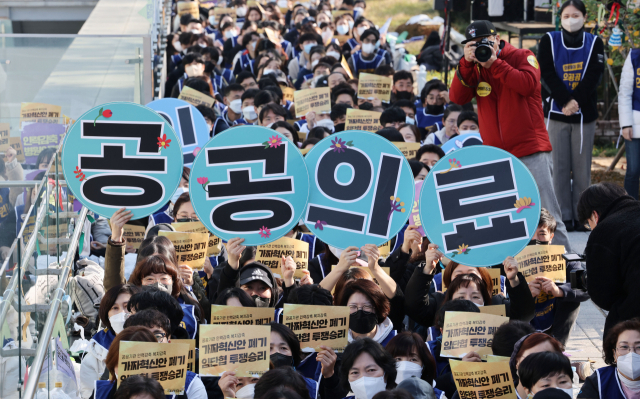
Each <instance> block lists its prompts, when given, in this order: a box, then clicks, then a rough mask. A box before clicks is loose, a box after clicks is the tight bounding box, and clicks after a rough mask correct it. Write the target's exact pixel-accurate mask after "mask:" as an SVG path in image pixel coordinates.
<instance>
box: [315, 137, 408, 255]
mask: <svg viewBox="0 0 640 399" xmlns="http://www.w3.org/2000/svg"><path fill="white" fill-rule="evenodd" d="M305 162H306V164H307V168H308V169H309V176H310V177H311V188H310V191H309V206H308V209H307V213H306V215H305V216H304V222H305V223H306V225H307V228H308V229H309V231H311V232H312V233H313V234H315V235H316V236H317V237H318V238H319V239H320V240H322V241H323V242H325V243H327V244H329V245H331V246H334V247H336V248H341V249H344V248H346V247H347V246H349V245H353V246H357V247H362V246H363V245H365V244H374V245H382V244H384V243H385V242H387V241H389V240H390V239H391V238H392V237H394V236H395V235H396V234H398V232H399V231H400V229H401V228H402V227H403V226H404V225H405V223H406V221H407V219H408V218H409V211H410V210H411V205H412V202H413V198H414V195H415V194H414V182H413V173H412V172H411V168H410V167H409V163H408V162H407V160H406V159H405V157H404V156H403V155H402V153H401V152H400V150H399V149H398V148H397V147H396V146H394V145H393V144H392V143H391V142H390V141H389V140H387V139H385V138H384V137H381V136H378V135H375V134H371V133H367V132H358V131H345V132H339V133H335V134H333V135H331V137H328V138H327V139H326V140H322V141H320V142H319V143H317V144H316V145H315V146H313V148H312V149H311V151H309V152H308V153H307V155H306V157H305Z"/></svg>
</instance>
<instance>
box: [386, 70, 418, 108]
mask: <svg viewBox="0 0 640 399" xmlns="http://www.w3.org/2000/svg"><path fill="white" fill-rule="evenodd" d="M391 93H392V94H391V95H392V97H391V102H394V101H395V100H398V99H400V98H397V97H396V96H398V95H399V94H400V93H402V94H400V95H401V96H405V95H407V96H408V98H405V97H403V99H407V100H412V99H415V98H414V97H415V96H414V95H413V75H412V74H411V72H409V71H397V72H395V73H394V74H393V86H392V87H391Z"/></svg>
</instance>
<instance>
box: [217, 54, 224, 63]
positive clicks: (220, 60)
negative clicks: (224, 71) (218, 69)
mask: <svg viewBox="0 0 640 399" xmlns="http://www.w3.org/2000/svg"><path fill="white" fill-rule="evenodd" d="M223 61H224V57H222V56H219V57H218V65H222V62H223Z"/></svg>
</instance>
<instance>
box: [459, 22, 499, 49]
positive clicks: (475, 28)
mask: <svg viewBox="0 0 640 399" xmlns="http://www.w3.org/2000/svg"><path fill="white" fill-rule="evenodd" d="M496 33H498V31H496V27H495V26H493V24H492V23H491V22H489V21H473V22H472V23H471V24H470V25H469V26H467V29H465V30H464V36H465V37H466V38H467V40H465V41H463V42H462V44H466V43H467V42H470V41H471V40H473V39H477V38H479V37H487V36H494V35H495V34H496Z"/></svg>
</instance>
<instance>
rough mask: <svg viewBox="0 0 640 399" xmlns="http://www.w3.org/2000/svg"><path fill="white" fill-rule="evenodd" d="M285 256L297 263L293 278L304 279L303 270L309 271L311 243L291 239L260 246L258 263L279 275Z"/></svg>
mask: <svg viewBox="0 0 640 399" xmlns="http://www.w3.org/2000/svg"><path fill="white" fill-rule="evenodd" d="M283 256H284V257H287V256H290V257H291V258H292V259H293V261H294V262H296V272H295V274H294V275H293V276H294V277H295V278H302V276H303V275H304V274H303V273H302V270H308V269H309V243H308V242H304V241H301V240H296V239H294V238H289V237H282V238H279V239H278V240H276V241H274V242H272V243H269V244H265V245H259V246H258V249H257V253H256V261H258V262H260V263H262V264H264V265H265V266H267V267H268V268H270V269H271V271H272V272H274V273H276V274H279V273H280V264H281V263H282V257H283Z"/></svg>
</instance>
